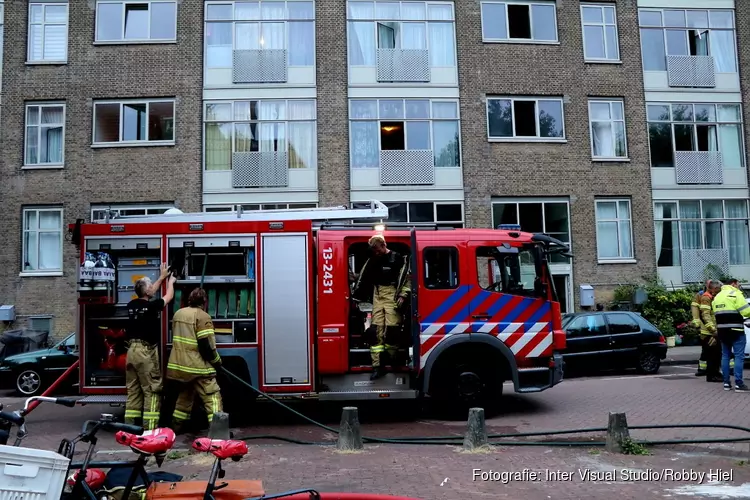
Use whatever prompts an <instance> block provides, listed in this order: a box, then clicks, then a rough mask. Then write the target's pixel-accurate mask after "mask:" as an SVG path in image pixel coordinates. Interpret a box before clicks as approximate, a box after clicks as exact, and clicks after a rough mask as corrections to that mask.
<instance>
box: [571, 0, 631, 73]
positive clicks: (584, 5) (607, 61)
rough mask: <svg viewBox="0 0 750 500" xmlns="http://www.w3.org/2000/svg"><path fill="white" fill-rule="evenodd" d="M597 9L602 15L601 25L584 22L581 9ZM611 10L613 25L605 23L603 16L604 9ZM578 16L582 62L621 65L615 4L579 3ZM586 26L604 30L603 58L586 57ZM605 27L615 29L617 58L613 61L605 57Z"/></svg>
mask: <svg viewBox="0 0 750 500" xmlns="http://www.w3.org/2000/svg"><path fill="white" fill-rule="evenodd" d="M587 7H589V8H598V9H600V11H601V13H602V22H601V23H593V22H589V21H584V19H583V9H584V8H587ZM607 8H611V9H612V13H613V17H614V24H609V23H607V21H606V17H605V16H604V9H607ZM579 14H580V16H581V38H582V42H583V62H585V63H591V64H622V54H621V53H620V30H619V29H618V26H617V4H615V3H596V2H590V3H589V2H581V6H580V10H579ZM586 26H598V27H601V28H602V29H603V30H604V53H605V57H603V58H600V57H589V56H587V55H586ZM607 26H614V28H615V41H616V43H617V47H616V50H617V57H616V58H614V59H611V58H609V57H606V53H607V48H608V45H607V34H606V29H605V28H606V27H607Z"/></svg>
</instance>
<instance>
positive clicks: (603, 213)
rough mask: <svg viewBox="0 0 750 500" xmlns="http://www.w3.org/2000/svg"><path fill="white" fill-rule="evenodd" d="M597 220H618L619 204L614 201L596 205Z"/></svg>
mask: <svg viewBox="0 0 750 500" xmlns="http://www.w3.org/2000/svg"><path fill="white" fill-rule="evenodd" d="M596 218H597V219H599V220H614V219H616V218H617V203H615V202H614V201H599V202H597V203H596Z"/></svg>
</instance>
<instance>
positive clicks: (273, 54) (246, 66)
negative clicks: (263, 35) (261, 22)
mask: <svg viewBox="0 0 750 500" xmlns="http://www.w3.org/2000/svg"><path fill="white" fill-rule="evenodd" d="M286 61H287V59H286V49H268V50H257V49H252V50H249V49H248V50H235V51H233V53H232V81H233V82H234V83H286V81H287V78H288V75H287V74H288V68H287V62H286Z"/></svg>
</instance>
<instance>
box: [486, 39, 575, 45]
mask: <svg viewBox="0 0 750 500" xmlns="http://www.w3.org/2000/svg"><path fill="white" fill-rule="evenodd" d="M482 43H507V44H510V45H560V41H559V40H558V41H549V40H482Z"/></svg>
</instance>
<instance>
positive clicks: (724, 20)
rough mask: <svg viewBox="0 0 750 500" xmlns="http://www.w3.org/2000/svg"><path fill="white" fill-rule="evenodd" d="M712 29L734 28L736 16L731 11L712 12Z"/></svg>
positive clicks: (710, 13) (710, 15) (710, 12)
mask: <svg viewBox="0 0 750 500" xmlns="http://www.w3.org/2000/svg"><path fill="white" fill-rule="evenodd" d="M708 15H709V17H710V20H711V27H712V28H734V19H733V18H734V16H733V15H732V11H729V10H711V11H709V13H708Z"/></svg>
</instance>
